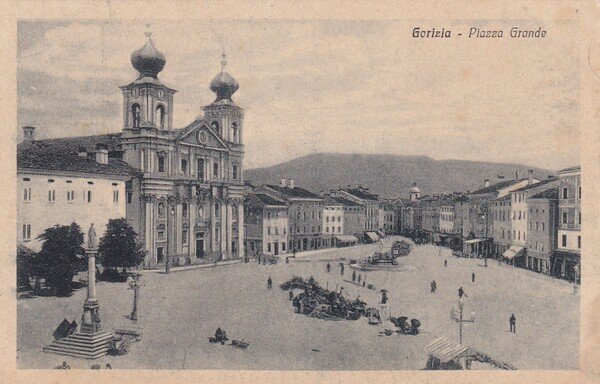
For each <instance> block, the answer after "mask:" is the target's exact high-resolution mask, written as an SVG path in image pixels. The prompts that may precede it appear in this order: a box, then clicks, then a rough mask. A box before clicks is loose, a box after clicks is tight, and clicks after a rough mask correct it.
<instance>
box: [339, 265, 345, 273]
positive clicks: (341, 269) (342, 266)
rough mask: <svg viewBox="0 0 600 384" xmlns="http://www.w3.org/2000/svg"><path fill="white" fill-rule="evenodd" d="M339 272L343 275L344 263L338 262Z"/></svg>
mask: <svg viewBox="0 0 600 384" xmlns="http://www.w3.org/2000/svg"><path fill="white" fill-rule="evenodd" d="M340 274H341V275H343V274H344V263H341V264H340Z"/></svg>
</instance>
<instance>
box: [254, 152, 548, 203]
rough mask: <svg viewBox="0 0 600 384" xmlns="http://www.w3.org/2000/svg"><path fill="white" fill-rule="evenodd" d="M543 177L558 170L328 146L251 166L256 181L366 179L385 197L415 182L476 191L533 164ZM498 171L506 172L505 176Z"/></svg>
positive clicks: (353, 182) (427, 189) (314, 186)
mask: <svg viewBox="0 0 600 384" xmlns="http://www.w3.org/2000/svg"><path fill="white" fill-rule="evenodd" d="M528 169H531V170H533V172H534V177H537V178H538V179H543V178H546V177H548V176H549V175H553V173H552V172H551V171H549V170H545V169H542V168H537V167H528V166H525V165H521V164H515V163H494V162H489V161H473V160H455V159H449V160H436V159H433V158H431V157H429V156H423V155H421V156H407V155H391V154H346V153H331V152H323V153H316V154H309V155H304V156H301V157H298V158H295V159H292V160H288V161H285V162H282V163H280V164H276V165H273V166H269V167H263V168H254V169H248V170H246V172H245V179H246V180H247V181H249V182H251V183H252V184H255V185H258V184H278V183H279V180H281V179H283V178H285V179H294V181H295V185H296V186H299V187H302V188H306V189H308V190H311V191H313V192H321V191H329V190H332V189H338V188H345V187H347V186H349V185H350V186H352V187H355V186H357V185H362V186H363V187H366V188H369V189H370V191H371V192H372V193H375V194H378V195H380V196H381V197H383V198H397V197H408V190H409V189H410V187H411V186H412V183H413V182H416V183H417V186H418V187H419V188H420V189H421V193H422V194H440V193H452V192H467V191H469V190H470V191H474V190H476V189H478V188H480V187H482V186H483V184H484V181H485V179H489V180H490V183H491V184H494V183H495V182H499V181H502V180H508V179H514V178H515V172H518V176H519V177H527V170H528ZM498 175H504V178H503V179H500V178H498V177H497V176H498Z"/></svg>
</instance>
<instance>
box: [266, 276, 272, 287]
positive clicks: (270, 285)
mask: <svg viewBox="0 0 600 384" xmlns="http://www.w3.org/2000/svg"><path fill="white" fill-rule="evenodd" d="M267 288H268V289H271V288H273V280H271V276H269V278H268V279H267Z"/></svg>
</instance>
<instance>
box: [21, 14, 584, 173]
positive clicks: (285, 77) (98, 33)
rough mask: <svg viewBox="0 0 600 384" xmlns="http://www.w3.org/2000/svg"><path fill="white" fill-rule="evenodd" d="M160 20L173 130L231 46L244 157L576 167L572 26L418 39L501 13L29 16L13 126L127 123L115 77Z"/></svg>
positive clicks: (205, 95)
mask: <svg viewBox="0 0 600 384" xmlns="http://www.w3.org/2000/svg"><path fill="white" fill-rule="evenodd" d="M146 22H149V23H150V24H151V27H150V28H151V30H152V33H153V34H152V39H153V41H154V44H155V46H156V47H157V49H159V50H160V51H161V52H163V53H164V55H165V56H166V59H167V64H166V66H165V68H164V70H163V71H162V72H161V73H160V74H159V79H160V80H161V81H162V82H163V83H164V84H165V85H167V86H170V87H171V88H175V89H177V90H178V92H177V93H176V95H175V104H174V120H173V124H174V127H175V128H181V127H185V126H187V125H188V124H189V123H190V122H192V121H193V120H194V119H195V118H196V117H197V116H199V115H201V107H202V106H203V105H206V104H209V103H211V102H212V101H213V100H214V97H215V96H214V94H213V93H212V92H211V91H210V90H209V83H210V80H211V79H212V78H213V77H214V76H215V75H216V74H217V73H218V72H219V70H220V60H221V52H222V50H223V49H225V51H226V52H227V60H228V64H227V71H228V72H229V73H230V74H231V75H232V76H233V77H234V78H235V79H236V80H238V82H239V83H240V89H239V91H238V92H237V93H236V94H235V95H234V101H235V102H236V103H237V104H238V105H239V106H241V107H242V108H244V109H245V111H246V112H245V113H246V114H245V120H244V128H243V139H244V142H245V149H246V155H245V160H244V161H245V167H246V168H254V167H264V166H269V165H274V164H277V163H280V162H283V161H287V160H291V159H293V158H296V157H299V156H303V155H307V154H311V153H319V152H334V153H363V154H364V153H371V154H378V153H384V154H396V155H426V156H430V157H432V158H434V159H440V160H441V159H460V160H477V161H480V160H481V161H492V162H510V163H518V164H523V165H531V166H536V167H540V168H545V169H550V170H557V169H560V168H564V167H567V166H571V165H575V164H578V163H579V161H580V160H579V155H580V142H579V137H580V127H579V121H578V120H579V114H580V111H579V65H580V63H579V56H578V55H579V52H578V49H579V48H578V47H579V46H578V44H575V41H576V39H577V36H576V34H574V33H573V30H574V28H573V26H572V25H569V24H568V23H567V22H555V23H554V24H553V22H552V21H543V22H542V21H539V22H538V21H520V22H518V25H520V26H522V27H524V28H526V27H531V28H535V29H537V27H538V26H542V27H543V28H544V29H546V30H548V37H547V38H545V39H537V40H534V41H531V40H515V39H508V38H506V37H505V38H504V39H499V40H491V39H467V38H465V37H463V38H452V39H414V38H412V36H411V33H412V28H413V27H415V26H420V27H422V28H432V27H435V28H436V29H441V28H442V27H445V28H446V29H452V30H453V31H455V33H456V32H463V35H464V34H468V29H469V28H470V27H471V26H475V27H478V28H482V29H485V28H502V29H504V30H505V34H506V33H507V32H508V30H509V29H510V27H512V26H513V25H514V24H515V21H513V22H512V24H510V25H509V24H504V23H503V22H502V21H452V22H447V23H445V24H443V23H442V24H440V22H439V21H432V22H427V21H419V22H415V21H410V22H409V21H402V20H398V21H370V20H368V21H357V20H354V21H330V20H321V21H320V20H314V21H297V22H296V21H289V20H286V21H273V20H270V21H257V20H253V21H246V20H239V21H238V20H227V21H212V22H198V21H195V22H192V21H190V22H169V21H160V20H158V21H153V20H147V21H146V20H144V21H140V22H139V23H136V22H135V21H119V20H114V19H111V20H106V21H97V20H96V21H82V20H78V21H40V20H36V21H21V22H19V23H18V40H17V41H18V52H17V55H18V57H17V63H18V68H17V87H18V88H17V96H18V100H17V101H18V108H17V113H18V115H17V122H18V125H19V127H20V126H23V125H33V126H36V127H37V129H36V136H37V137H38V138H40V139H43V138H52V137H64V136H79V135H89V134H100V133H108V132H119V131H120V130H121V129H122V113H123V112H122V96H121V92H120V90H119V88H118V87H119V86H121V85H126V84H128V83H130V82H132V81H133V80H135V79H136V77H137V72H136V71H135V70H134V69H133V68H132V66H131V63H130V54H131V52H132V51H134V50H136V49H138V48H140V47H142V46H143V45H144V44H145V37H144V32H145V30H146V26H145V23H146Z"/></svg>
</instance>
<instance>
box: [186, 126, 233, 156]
mask: <svg viewBox="0 0 600 384" xmlns="http://www.w3.org/2000/svg"><path fill="white" fill-rule="evenodd" d="M177 141H178V142H179V143H183V144H185V143H187V144H192V145H200V146H205V147H209V148H222V149H227V148H228V147H227V144H225V142H224V141H223V140H222V139H221V138H220V137H219V135H218V134H217V133H216V132H215V131H214V130H213V129H212V128H211V127H210V126H209V125H208V124H207V122H205V121H200V122H197V123H194V124H192V125H191V126H190V127H189V128H188V129H186V130H185V131H184V132H183V133H182V134H181V136H180V137H179V139H178V140H177Z"/></svg>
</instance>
